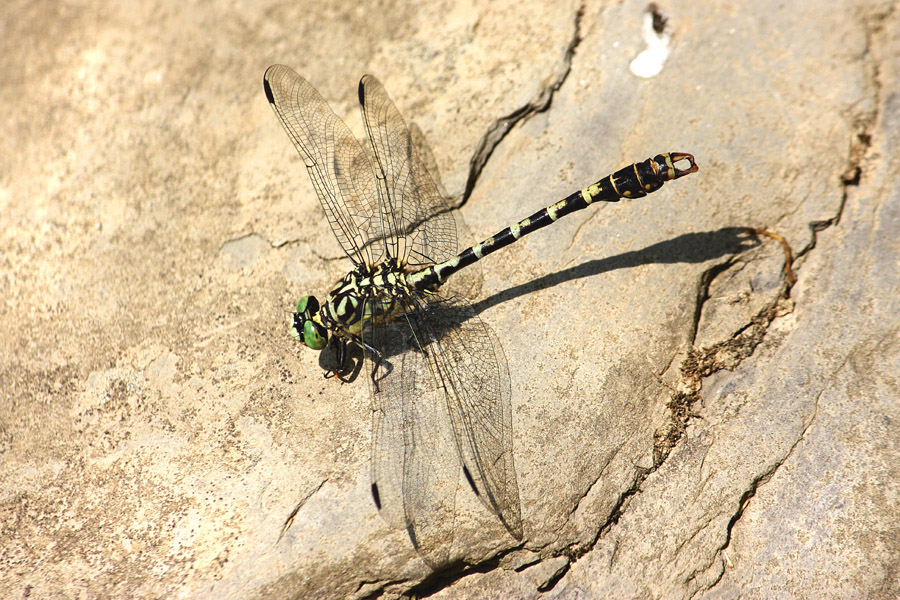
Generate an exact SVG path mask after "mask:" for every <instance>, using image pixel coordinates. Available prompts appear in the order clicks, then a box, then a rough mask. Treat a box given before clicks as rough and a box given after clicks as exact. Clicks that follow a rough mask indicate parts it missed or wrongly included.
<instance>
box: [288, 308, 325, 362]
mask: <svg viewBox="0 0 900 600" xmlns="http://www.w3.org/2000/svg"><path fill="white" fill-rule="evenodd" d="M318 316H319V301H318V300H316V297H315V296H303V297H302V298H300V301H299V302H297V312H295V313H294V325H293V326H292V327H291V334H292V335H293V336H294V337H295V338H297V339H298V340H300V341H301V342H303V343H304V344H305V345H307V346H309V347H310V348H312V349H313V350H321V349H322V348H324V347H325V345H326V344H328V329H326V328H325V326H324V325H322V323H320V322H319V319H318V318H317V317H318Z"/></svg>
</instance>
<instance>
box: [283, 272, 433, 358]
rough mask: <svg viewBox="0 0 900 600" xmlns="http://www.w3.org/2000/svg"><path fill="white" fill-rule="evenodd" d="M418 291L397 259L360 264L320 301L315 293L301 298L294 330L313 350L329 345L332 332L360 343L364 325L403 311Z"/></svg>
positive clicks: (383, 321) (386, 319) (388, 318)
mask: <svg viewBox="0 0 900 600" xmlns="http://www.w3.org/2000/svg"><path fill="white" fill-rule="evenodd" d="M416 293H417V292H416V291H415V289H414V288H413V286H411V285H410V283H409V282H408V281H407V273H406V271H405V269H404V268H403V267H400V266H399V265H398V264H397V261H396V260H395V259H389V260H387V261H384V262H381V263H379V264H377V265H375V266H374V267H369V266H366V265H360V266H359V267H357V268H356V269H354V270H353V271H350V272H349V273H347V275H346V276H344V278H343V279H341V280H340V281H338V282H337V284H335V286H334V287H333V288H332V290H331V291H330V292H328V295H327V296H326V297H325V300H324V302H323V303H322V304H321V305H320V304H319V302H318V300H316V298H315V297H314V296H304V297H303V298H301V299H300V301H299V302H298V303H297V311H296V312H295V313H294V324H293V327H292V328H291V332H292V333H293V335H294V337H296V338H298V339H300V340H301V341H302V342H303V343H304V344H305V345H307V346H309V347H310V348H312V349H314V350H321V349H322V348H324V347H325V346H326V344H327V343H328V334H329V332H330V333H331V334H332V335H335V336H337V337H339V338H344V339H349V340H353V341H355V342H358V343H359V342H361V335H362V332H363V329H364V328H365V327H368V326H374V325H379V324H383V323H388V322H390V321H392V320H393V319H394V318H396V317H397V316H399V315H401V314H403V312H404V311H406V310H407V309H408V308H409V307H410V306H411V305H412V297H413V296H414V295H415V294H416Z"/></svg>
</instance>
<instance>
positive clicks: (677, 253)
mask: <svg viewBox="0 0 900 600" xmlns="http://www.w3.org/2000/svg"><path fill="white" fill-rule="evenodd" d="M759 245H760V242H759V240H758V239H757V238H756V236H755V235H754V234H753V233H752V232H751V231H750V230H749V229H747V228H746V227H725V228H722V229H719V230H717V231H703V232H697V233H686V234H684V235H680V236H678V237H676V238H673V239H671V240H666V241H664V242H659V243H657V244H653V245H652V246H647V247H646V248H643V249H641V250H633V251H630V252H625V253H622V254H619V255H616V256H610V257H607V258H599V259H596V260H590V261H587V262H584V263H581V264H579V265H576V266H574V267H571V268H568V269H564V270H562V271H557V272H555V273H550V274H548V275H544V276H543V277H539V278H537V279H534V280H532V281H529V282H528V283H523V284H521V285H517V286H514V287H511V288H508V289H506V290H504V291H502V292H498V293H496V294H494V295H493V296H490V297H489V298H485V299H483V300H481V301H479V302H475V303H473V304H472V308H474V309H475V312H476V314H480V313H481V312H482V311H484V310H487V309H488V308H491V307H493V306H496V305H498V304H501V303H503V302H506V301H508V300H512V299H513V298H518V297H519V296H524V295H526V294H530V293H533V292H536V291H538V290H544V289H547V288H551V287H553V286H555V285H558V284H560V283H563V282H565V281H571V280H573V279H580V278H582V277H590V276H592V275H599V274H601V273H606V272H608V271H615V270H617V269H629V268H632V267H637V266H640V265H646V264H655V263H658V264H666V263H702V262H706V261H709V260H713V259H716V258H720V257H722V256H727V255H731V254H740V253H743V252H746V251H748V250H750V249H752V248H756V247H758V246H759Z"/></svg>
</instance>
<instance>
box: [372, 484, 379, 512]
mask: <svg viewBox="0 0 900 600" xmlns="http://www.w3.org/2000/svg"><path fill="white" fill-rule="evenodd" d="M372 500H374V501H375V508H377V509H378V510H381V494H380V493H379V492H378V484H377V483H373V484H372Z"/></svg>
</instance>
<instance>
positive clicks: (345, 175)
mask: <svg viewBox="0 0 900 600" xmlns="http://www.w3.org/2000/svg"><path fill="white" fill-rule="evenodd" d="M263 87H264V88H265V91H266V98H267V99H268V100H269V103H270V104H271V105H272V108H273V110H274V111H275V114H276V115H277V116H278V120H279V121H280V122H281V125H282V126H283V127H284V130H285V131H286V132H287V134H288V137H290V138H291V141H292V142H293V144H294V147H295V148H296V149H297V152H299V153H300V156H302V157H303V160H304V162H305V163H306V169H307V170H308V171H309V177H310V179H311V180H312V183H313V187H314V188H315V190H316V194H317V195H318V197H319V202H321V204H322V208H323V209H324V210H325V215H326V217H327V219H328V223H329V224H330V225H331V229H332V231H333V232H334V235H335V236H336V237H337V239H338V241H339V242H340V244H341V246H342V247H343V249H344V251H345V252H346V253H347V255H348V256H349V257H350V258H351V260H353V261H354V263H356V264H361V263H362V262H365V261H369V263H370V264H371V259H372V257H373V256H378V255H379V253H380V252H381V249H380V248H378V247H377V244H379V243H380V242H379V240H381V239H383V238H384V235H383V233H382V230H381V225H382V221H381V219H380V218H377V217H376V215H377V214H378V207H379V202H378V185H377V183H376V180H375V177H374V171H373V170H372V163H371V161H370V160H369V156H368V154H367V153H366V150H365V148H363V146H362V145H361V144H360V143H359V141H358V140H357V139H356V138H355V137H354V136H353V133H352V132H351V131H350V129H349V128H348V127H347V125H346V124H345V123H344V122H343V121H342V120H341V119H340V118H339V117H338V116H337V115H336V114H334V111H332V110H331V107H330V106H328V103H327V102H325V100H324V99H323V98H322V96H321V94H319V92H318V91H317V90H316V89H315V88H314V87H313V86H312V85H310V84H309V82H307V81H306V80H305V79H303V78H302V77H300V76H299V75H298V74H297V73H295V72H294V71H293V70H292V69H290V68H288V67H286V66H284V65H273V66H271V67H269V68H268V69H267V70H266V74H265V75H264V76H263ZM370 240H372V241H374V245H373V243H370ZM367 243H369V245H368V246H367V245H366V244H367Z"/></svg>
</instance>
